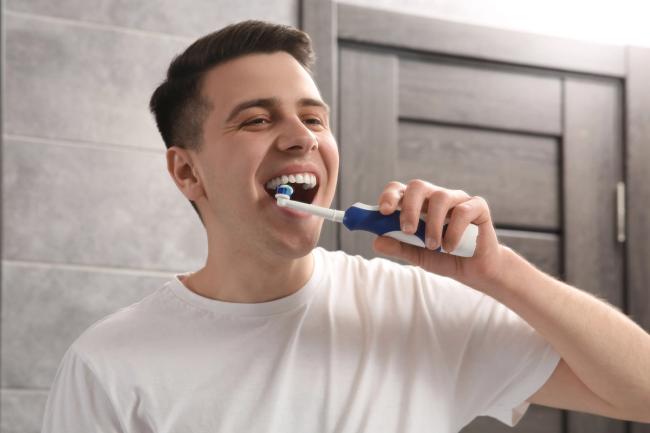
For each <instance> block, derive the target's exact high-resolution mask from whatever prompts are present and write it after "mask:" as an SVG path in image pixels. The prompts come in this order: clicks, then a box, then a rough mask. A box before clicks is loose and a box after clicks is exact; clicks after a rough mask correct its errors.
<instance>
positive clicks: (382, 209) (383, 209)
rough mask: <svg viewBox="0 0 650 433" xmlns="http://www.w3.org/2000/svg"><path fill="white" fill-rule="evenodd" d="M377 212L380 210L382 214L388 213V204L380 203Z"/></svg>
mask: <svg viewBox="0 0 650 433" xmlns="http://www.w3.org/2000/svg"><path fill="white" fill-rule="evenodd" d="M379 210H381V211H382V212H388V211H389V210H390V204H388V202H387V201H385V202H382V203H381V204H380V205H379Z"/></svg>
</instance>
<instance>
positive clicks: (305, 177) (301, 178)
mask: <svg viewBox="0 0 650 433" xmlns="http://www.w3.org/2000/svg"><path fill="white" fill-rule="evenodd" d="M285 183H302V184H303V185H302V187H303V188H304V189H311V188H313V187H315V186H316V175H315V174H312V173H294V174H287V175H282V176H278V177H276V178H273V179H271V180H269V181H268V182H267V183H266V187H267V188H268V189H276V188H277V187H278V186H280V185H282V184H285Z"/></svg>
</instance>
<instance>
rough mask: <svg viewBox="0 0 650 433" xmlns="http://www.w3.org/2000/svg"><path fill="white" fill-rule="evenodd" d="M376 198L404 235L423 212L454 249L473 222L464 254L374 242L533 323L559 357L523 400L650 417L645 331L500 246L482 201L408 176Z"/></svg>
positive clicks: (649, 342)
mask: <svg viewBox="0 0 650 433" xmlns="http://www.w3.org/2000/svg"><path fill="white" fill-rule="evenodd" d="M379 203H380V206H381V207H380V209H381V211H382V212H383V213H385V214H390V213H392V212H393V211H394V210H395V209H397V208H398V207H400V208H401V209H402V213H401V222H402V230H404V231H406V232H411V233H412V232H413V229H412V227H414V226H416V225H417V218H419V215H420V212H422V211H425V212H426V213H427V218H426V219H427V229H426V237H427V238H431V244H430V245H431V247H432V248H434V247H436V246H437V245H440V244H441V243H442V246H443V247H444V248H445V250H446V251H453V249H454V248H455V246H456V245H457V244H458V242H459V240H460V236H461V234H462V233H463V231H464V230H465V228H466V227H467V225H468V224H470V223H473V224H476V225H478V227H479V236H478V239H477V247H476V252H475V254H474V256H473V257H471V258H462V257H456V256H452V255H448V254H440V253H436V252H434V251H430V250H427V249H423V248H417V247H413V246H411V245H406V244H402V243H400V242H398V241H396V240H394V239H390V238H383V237H382V238H378V239H377V240H376V241H375V249H376V250H377V251H378V252H380V253H382V254H386V255H390V256H394V257H398V258H401V259H404V260H407V261H409V262H411V263H413V264H415V265H417V266H420V267H422V268H423V269H425V270H428V271H430V272H434V273H437V274H440V275H444V276H448V277H451V278H454V279H456V280H458V281H460V282H461V283H463V284H466V285H468V286H470V287H473V288H475V289H477V290H481V291H482V292H484V293H486V294H488V295H489V296H491V297H493V298H495V299H496V300H497V301H499V302H501V303H503V304H504V305H506V306H507V307H508V308H510V309H511V310H513V311H514V312H515V313H517V314H518V315H519V316H520V317H522V318H523V319H524V320H526V322H528V323H529V324H530V325H531V326H532V327H533V328H535V329H536V330H537V332H539V333H540V334H541V335H542V336H543V337H544V338H545V339H546V340H547V341H548V342H549V343H550V344H551V345H552V346H553V347H554V348H555V350H556V351H557V352H559V353H560V355H561V356H562V361H560V363H559V364H558V367H557V368H556V370H555V372H554V373H553V375H552V376H551V378H550V379H549V380H548V381H547V383H546V384H545V385H544V386H543V387H542V388H541V389H540V390H539V391H538V392H536V393H535V394H534V395H533V396H532V397H531V398H530V402H532V403H537V404H542V405H546V406H551V407H557V408H563V409H569V410H578V411H584V412H590V413H594V414H599V415H603V416H608V417H613V418H621V419H627V420H631V421H641V422H650V335H649V334H648V333H646V332H645V331H644V330H643V329H641V328H640V327H639V326H638V325H636V324H635V323H634V322H632V321H631V320H630V319H628V318H627V317H626V316H625V315H623V314H621V313H620V312H619V311H617V310H616V309H615V308H613V307H611V306H610V305H608V304H606V303H605V302H602V301H600V300H598V299H596V298H595V297H594V296H592V295H590V294H588V293H585V292H583V291H581V290H578V289H576V288H574V287H571V286H569V285H567V284H564V283H562V282H560V281H558V280H556V279H554V278H552V277H550V276H548V275H546V274H544V273H543V272H541V271H539V270H538V269H536V268H535V267H534V266H533V265H531V264H530V263H528V262H527V261H526V260H524V259H523V258H522V257H520V256H518V255H517V254H516V253H514V252H513V251H512V250H511V249H509V248H507V247H505V246H502V245H499V243H498V240H497V237H496V233H495V231H494V227H493V225H492V219H491V217H490V212H489V208H488V206H487V203H486V202H485V200H483V199H481V198H480V197H470V196H468V195H467V194H466V193H464V192H463V191H453V190H447V189H444V188H440V187H437V186H435V185H431V184H429V183H427V182H423V181H412V182H410V183H409V184H408V186H407V185H403V184H401V183H398V182H391V183H390V184H388V186H387V187H386V189H385V190H384V192H383V193H382V195H381V196H380V201H379ZM447 218H448V219H449V223H448V226H447V230H446V232H445V235H444V237H443V236H442V225H443V223H444V221H445V220H446V219H447ZM409 226H411V228H409Z"/></svg>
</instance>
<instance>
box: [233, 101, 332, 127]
mask: <svg viewBox="0 0 650 433" xmlns="http://www.w3.org/2000/svg"><path fill="white" fill-rule="evenodd" d="M278 105H280V101H279V100H278V98H257V99H250V100H248V101H243V102H240V103H239V104H237V105H235V107H234V108H233V109H232V110H231V111H230V114H229V115H228V118H227V119H226V123H227V122H230V121H231V120H233V119H234V118H235V117H236V116H237V115H238V114H239V113H240V112H242V111H244V110H246V109H249V108H253V107H260V108H265V109H267V110H270V109H272V108H275V107H277V106H278ZM298 105H299V106H300V107H321V108H323V109H324V110H325V111H327V112H328V113H329V112H330V107H329V106H328V105H327V104H326V103H324V102H323V101H321V100H320V99H314V98H301V99H300V100H298Z"/></svg>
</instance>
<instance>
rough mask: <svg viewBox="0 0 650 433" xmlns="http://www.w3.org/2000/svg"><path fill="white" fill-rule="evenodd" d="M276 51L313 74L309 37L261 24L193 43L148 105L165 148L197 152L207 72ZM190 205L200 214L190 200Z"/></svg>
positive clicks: (232, 28) (251, 22)
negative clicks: (250, 56)
mask: <svg viewBox="0 0 650 433" xmlns="http://www.w3.org/2000/svg"><path fill="white" fill-rule="evenodd" d="M278 51H284V52H287V53H289V54H291V55H292V56H293V57H294V58H295V59H296V60H297V61H298V62H299V63H300V64H301V65H302V66H303V67H304V68H305V70H307V71H308V72H309V73H310V74H311V66H312V64H313V61H314V53H313V50H312V46H311V39H310V38H309V35H307V33H305V32H303V31H301V30H298V29H296V28H294V27H291V26H286V25H280V24H273V23H268V22H264V21H256V20H248V21H242V22H240V23H236V24H232V25H229V26H227V27H224V28H223V29H221V30H219V31H216V32H213V33H210V34H208V35H206V36H203V37H202V38H200V39H198V40H196V41H195V42H194V43H193V44H192V45H190V46H189V47H188V48H187V49H186V50H185V51H184V52H183V53H181V54H180V55H178V56H176V57H175V58H174V60H173V61H172V62H171V64H170V65H169V69H168V70H167V76H166V78H165V80H164V81H163V82H162V83H161V84H160V85H159V86H158V88H156V90H155V91H154V92H153V95H152V96H151V100H150V101H149V108H150V110H151V112H152V113H153V115H154V116H155V118H156V124H157V126H158V130H159V131H160V135H162V139H163V141H164V142H165V146H166V147H167V148H168V149H169V148H170V147H172V146H178V147H182V148H186V149H193V150H199V149H200V147H201V145H202V135H203V123H204V121H205V119H206V117H207V115H208V114H209V113H210V110H212V104H211V102H210V101H209V100H207V99H206V98H205V97H203V96H202V95H201V89H202V83H203V77H204V76H205V74H206V73H207V72H208V71H209V70H211V69H212V68H214V67H215V66H217V65H219V64H221V63H224V62H227V61H228V60H233V59H235V58H237V57H241V56H245V55H247V54H256V53H269V54H270V53H275V52H278ZM190 203H192V206H193V207H194V209H195V210H196V211H197V213H198V209H197V207H196V205H195V204H194V202H192V201H190ZM199 217H200V214H199Z"/></svg>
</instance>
